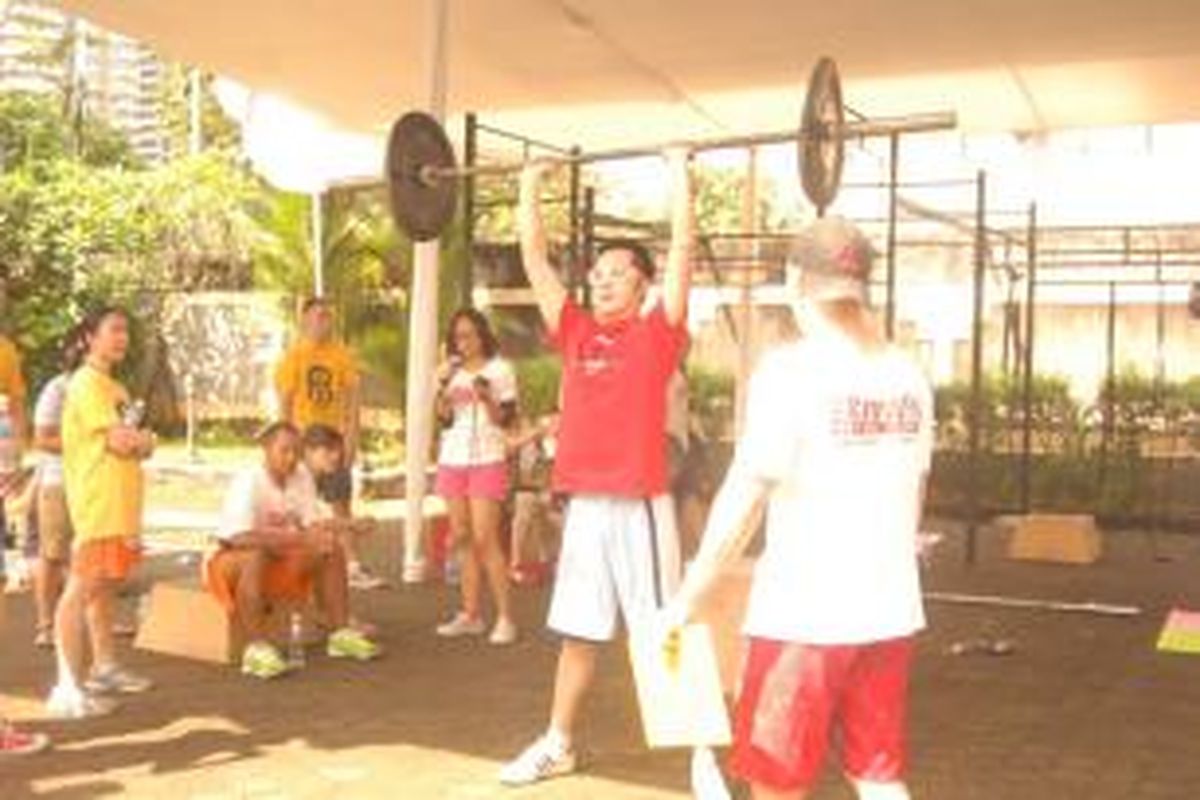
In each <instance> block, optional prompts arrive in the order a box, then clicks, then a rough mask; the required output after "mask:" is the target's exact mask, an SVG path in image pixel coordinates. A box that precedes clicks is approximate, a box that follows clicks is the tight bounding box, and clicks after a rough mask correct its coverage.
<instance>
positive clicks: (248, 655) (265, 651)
mask: <svg viewBox="0 0 1200 800" xmlns="http://www.w3.org/2000/svg"><path fill="white" fill-rule="evenodd" d="M287 671H288V665H287V662H286V661H284V660H283V656H282V655H280V653H279V651H278V650H276V649H275V646H274V645H272V644H270V643H268V642H251V643H250V644H248V645H246V649H245V650H243V651H242V674H243V675H249V676H251V677H253V678H262V679H263V680H270V679H271V678H278V677H279V676H280V675H283V674H284V673H285V672H287Z"/></svg>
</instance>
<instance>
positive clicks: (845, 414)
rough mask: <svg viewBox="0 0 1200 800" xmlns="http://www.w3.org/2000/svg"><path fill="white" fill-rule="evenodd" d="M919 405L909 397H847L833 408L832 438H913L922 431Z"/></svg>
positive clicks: (908, 395) (912, 397)
mask: <svg viewBox="0 0 1200 800" xmlns="http://www.w3.org/2000/svg"><path fill="white" fill-rule="evenodd" d="M921 417H922V413H921V403H920V401H919V400H918V399H917V398H916V397H915V396H914V395H911V394H904V395H900V396H899V397H862V396H859V395H849V396H847V397H843V398H841V399H839V400H838V401H837V402H836V403H835V404H834V408H833V419H832V428H833V435H834V436H835V437H837V438H839V439H875V438H879V437H883V436H915V435H916V434H917V432H918V431H920V430H921Z"/></svg>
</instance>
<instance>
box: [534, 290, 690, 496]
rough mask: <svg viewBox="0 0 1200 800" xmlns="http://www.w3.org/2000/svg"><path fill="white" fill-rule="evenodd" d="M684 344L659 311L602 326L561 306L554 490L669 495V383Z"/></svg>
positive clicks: (681, 331)
mask: <svg viewBox="0 0 1200 800" xmlns="http://www.w3.org/2000/svg"><path fill="white" fill-rule="evenodd" d="M686 341H687V330H686V328H684V326H683V325H679V326H673V325H671V323H670V322H668V321H667V315H666V312H665V311H664V310H663V308H662V306H661V305H658V306H655V307H654V309H653V310H652V311H650V312H649V313H648V314H646V315H645V316H638V317H632V318H629V319H624V320H620V321H618V322H613V323H607V324H601V323H599V322H597V321H596V320H595V318H593V317H592V316H591V315H590V314H588V313H587V312H585V311H583V310H582V309H581V308H579V306H577V305H576V304H575V303H573V302H571V301H570V300H568V301H567V302H566V304H565V305H564V306H563V309H562V315H561V317H560V319H559V323H558V331H557V332H556V334H555V336H554V338H553V343H554V346H555V347H557V348H558V350H559V352H561V353H562V359H563V388H562V417H561V421H560V427H559V437H558V450H557V453H556V455H555V464H554V488H555V490H557V491H560V492H565V493H568V494H608V495H617V496H619V497H652V496H655V495H659V494H662V493H663V492H665V491H666V489H667V463H666V462H667V448H666V416H667V382H668V381H669V380H670V378H671V374H672V373H673V372H674V371H675V369H676V368H677V366H678V362H679V356H680V353H682V352H683V347H684V344H685V343H686Z"/></svg>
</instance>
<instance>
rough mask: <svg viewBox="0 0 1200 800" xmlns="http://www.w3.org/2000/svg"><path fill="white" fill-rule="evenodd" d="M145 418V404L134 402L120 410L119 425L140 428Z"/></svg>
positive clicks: (140, 401)
mask: <svg viewBox="0 0 1200 800" xmlns="http://www.w3.org/2000/svg"><path fill="white" fill-rule="evenodd" d="M145 418H146V403H145V401H143V400H134V401H133V402H131V403H128V404H127V405H126V406H125V407H124V408H123V409H121V424H122V425H125V426H127V427H130V428H140V427H142V420H144V419H145Z"/></svg>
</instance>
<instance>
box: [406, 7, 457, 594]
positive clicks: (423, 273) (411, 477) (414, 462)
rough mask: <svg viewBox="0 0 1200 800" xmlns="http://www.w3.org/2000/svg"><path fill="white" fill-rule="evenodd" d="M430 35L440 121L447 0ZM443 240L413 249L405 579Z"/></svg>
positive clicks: (414, 542) (420, 542)
mask: <svg viewBox="0 0 1200 800" xmlns="http://www.w3.org/2000/svg"><path fill="white" fill-rule="evenodd" d="M424 10H425V13H426V15H427V17H428V18H427V20H426V23H427V25H428V37H429V38H428V40H427V42H426V53H425V57H426V62H425V68H426V70H427V73H426V74H427V76H428V80H429V107H428V111H429V113H430V114H432V115H433V116H434V117H435V118H436V119H437V120H439V121H441V120H442V119H443V118H444V117H445V115H446V71H447V63H446V62H447V53H446V46H447V37H446V28H447V21H448V20H447V13H448V3H447V0H426V2H425V3H424ZM439 254H440V253H439V243H438V241H437V240H436V239H435V240H434V241H431V242H421V243H419V244H417V245H416V246H415V252H414V254H413V275H412V295H411V297H410V301H409V336H408V381H407V386H408V390H407V395H408V396H407V398H406V404H405V413H404V420H405V424H404V437H405V438H404V445H405V455H404V462H405V477H406V480H405V482H404V484H405V489H404V499H405V504H406V512H407V513H406V515H405V524H404V576H403V577H404V579H405V581H419V580H422V579H423V578H424V573H425V570H426V565H425V546H424V515H423V513H422V511H423V508H424V504H425V474H426V471H427V469H428V466H429V450H430V446H431V445H432V443H433V441H432V440H433V400H434V398H433V385H434V372H435V370H436V368H437V338H438V332H437V326H438V262H439Z"/></svg>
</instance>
